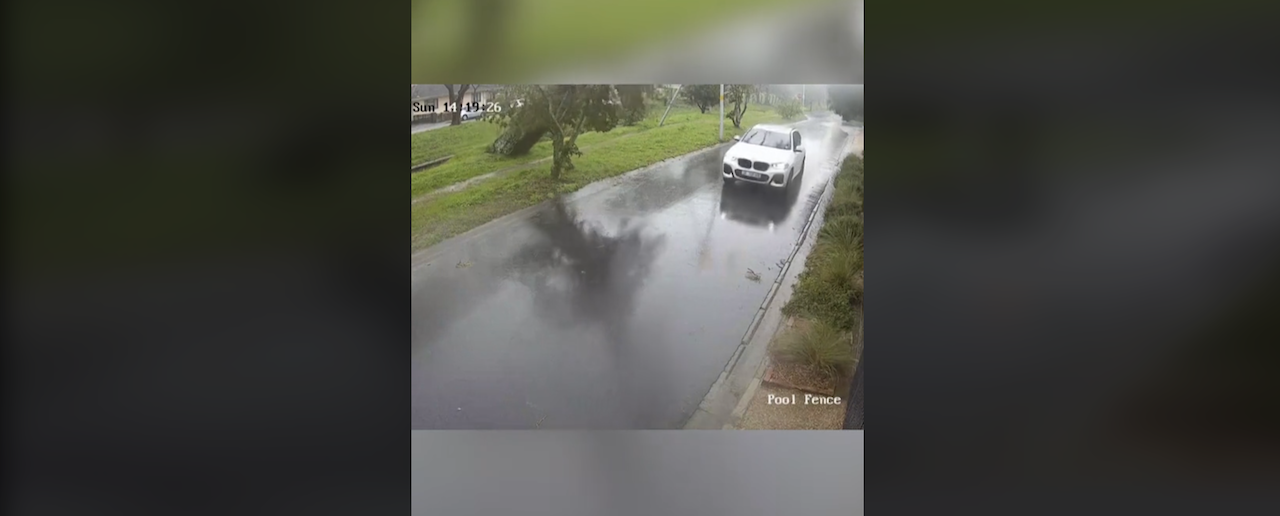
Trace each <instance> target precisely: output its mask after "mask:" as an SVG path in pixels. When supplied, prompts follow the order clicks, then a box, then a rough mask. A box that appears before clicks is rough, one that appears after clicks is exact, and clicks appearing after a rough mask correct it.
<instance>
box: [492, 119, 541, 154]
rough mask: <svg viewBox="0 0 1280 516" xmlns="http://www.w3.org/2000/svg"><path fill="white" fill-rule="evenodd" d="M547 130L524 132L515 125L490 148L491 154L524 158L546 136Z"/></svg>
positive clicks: (536, 129) (503, 133) (538, 129)
mask: <svg viewBox="0 0 1280 516" xmlns="http://www.w3.org/2000/svg"><path fill="white" fill-rule="evenodd" d="M546 134H547V128H545V127H539V128H535V129H528V130H522V129H520V128H519V127H516V126H514V125H511V126H507V128H506V130H504V131H503V132H502V134H500V135H498V138H497V139H496V140H494V141H493V144H492V145H490V146H489V152H490V153H492V154H499V155H502V156H523V155H525V154H528V153H529V149H532V148H533V146H534V145H535V144H537V143H538V142H539V141H541V140H542V137H543V136H546Z"/></svg>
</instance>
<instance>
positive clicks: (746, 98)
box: [724, 84, 756, 128]
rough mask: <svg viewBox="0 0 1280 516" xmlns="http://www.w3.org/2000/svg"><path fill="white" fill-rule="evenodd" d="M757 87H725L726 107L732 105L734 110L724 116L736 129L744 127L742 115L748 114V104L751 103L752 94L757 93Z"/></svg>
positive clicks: (744, 85)
mask: <svg viewBox="0 0 1280 516" xmlns="http://www.w3.org/2000/svg"><path fill="white" fill-rule="evenodd" d="M755 91H756V87H755V86H754V85H751V84H729V85H726V86H725V87H724V102H725V105H726V106H728V105H732V106H733V108H732V109H730V110H729V111H728V112H726V113H725V114H724V116H726V117H728V118H729V120H730V121H732V122H733V126H734V127H739V128H740V127H742V115H745V114H746V113H747V104H749V103H750V102H751V94H752V93H755Z"/></svg>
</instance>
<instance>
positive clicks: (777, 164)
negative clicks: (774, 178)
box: [769, 163, 787, 170]
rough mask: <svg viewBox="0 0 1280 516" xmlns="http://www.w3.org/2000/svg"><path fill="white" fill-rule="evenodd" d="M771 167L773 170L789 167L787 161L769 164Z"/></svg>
mask: <svg viewBox="0 0 1280 516" xmlns="http://www.w3.org/2000/svg"><path fill="white" fill-rule="evenodd" d="M769 168H770V169H771V170H784V169H786V168H787V164H786V163H774V164H772V165H769Z"/></svg>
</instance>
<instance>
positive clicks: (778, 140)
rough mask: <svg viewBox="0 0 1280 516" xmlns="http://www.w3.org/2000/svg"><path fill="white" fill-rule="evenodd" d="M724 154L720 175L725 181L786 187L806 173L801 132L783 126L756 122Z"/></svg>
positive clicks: (735, 138) (736, 138)
mask: <svg viewBox="0 0 1280 516" xmlns="http://www.w3.org/2000/svg"><path fill="white" fill-rule="evenodd" d="M733 139H734V140H738V143H735V144H733V147H730V148H729V151H728V152H726V153H725V154H724V167H723V169H722V170H721V172H720V175H721V176H722V177H724V182H726V183H732V182H734V181H747V182H751V183H759V184H767V185H769V186H773V187H777V188H787V187H788V186H790V185H791V179H792V178H794V177H796V176H797V175H799V174H801V173H803V172H804V157H805V151H804V147H803V146H802V145H801V144H800V131H797V130H795V129H791V128H789V127H783V126H780V125H765V124H761V125H757V126H755V127H752V128H751V130H750V131H747V134H744V135H742V136H741V137H738V136H734V137H733Z"/></svg>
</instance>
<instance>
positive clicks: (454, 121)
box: [444, 84, 471, 125]
mask: <svg viewBox="0 0 1280 516" xmlns="http://www.w3.org/2000/svg"><path fill="white" fill-rule="evenodd" d="M460 86H461V87H460V88H458V93H457V94H454V92H453V85H452V84H446V85H444V88H445V89H446V90H449V103H450V104H455V105H454V106H453V108H454V110H453V113H452V115H451V118H450V119H449V125H459V124H461V123H462V108H461V106H457V105H456V104H458V103H461V102H462V96H463V95H466V93H467V88H469V87H471V85H470V84H462V85H460ZM446 109H447V106H446Z"/></svg>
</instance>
